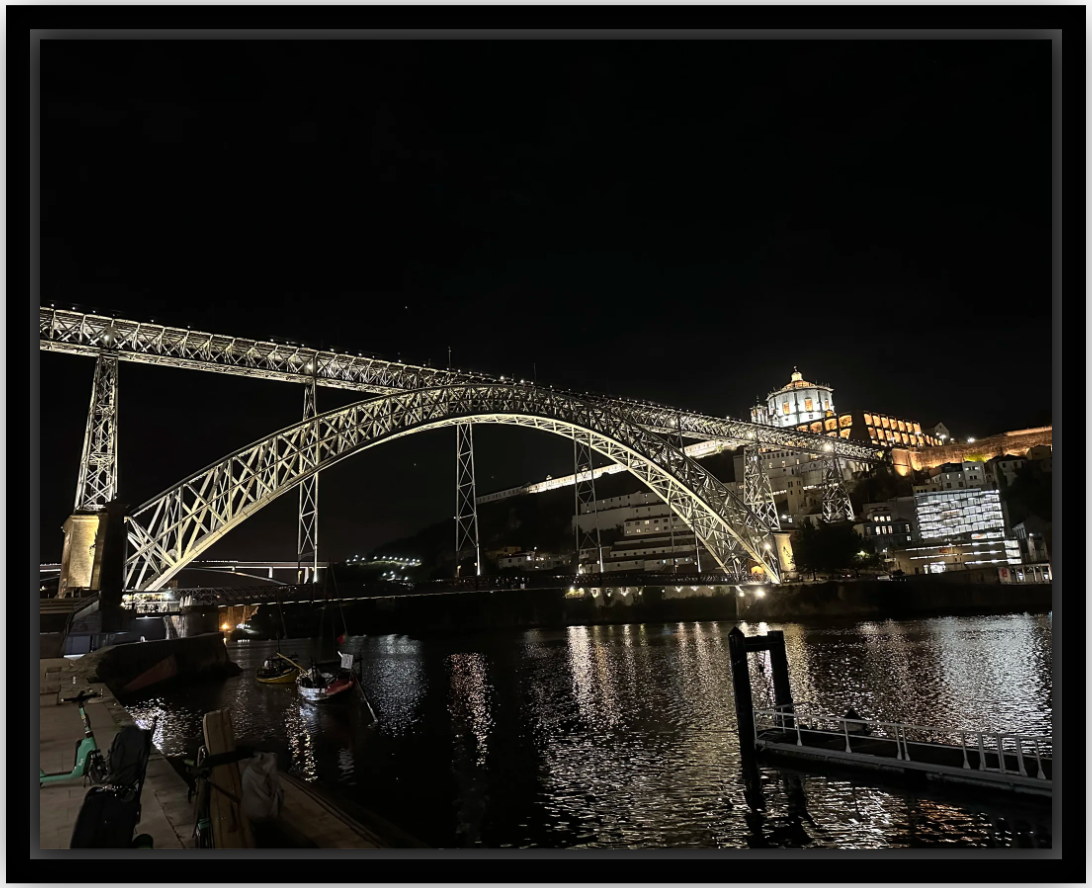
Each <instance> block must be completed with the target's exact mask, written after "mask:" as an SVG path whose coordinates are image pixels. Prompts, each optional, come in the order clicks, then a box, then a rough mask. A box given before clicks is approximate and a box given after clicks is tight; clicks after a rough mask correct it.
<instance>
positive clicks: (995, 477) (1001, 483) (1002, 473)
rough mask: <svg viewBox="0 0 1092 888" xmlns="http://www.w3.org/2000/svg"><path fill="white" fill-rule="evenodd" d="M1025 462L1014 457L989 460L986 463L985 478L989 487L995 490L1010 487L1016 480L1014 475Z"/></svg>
mask: <svg viewBox="0 0 1092 888" xmlns="http://www.w3.org/2000/svg"><path fill="white" fill-rule="evenodd" d="M1026 461H1027V460H1024V459H1021V458H1019V457H1015V456H999V457H994V458H993V459H991V460H990V461H989V462H987V463H986V478H987V481H988V482H989V486H990V487H993V488H995V489H997V488H1001V487H1008V486H1009V485H1011V484H1012V482H1013V481H1015V480H1016V473H1017V472H1019V471H1020V469H1021V468H1022V467H1023V465H1024V463H1025V462H1026Z"/></svg>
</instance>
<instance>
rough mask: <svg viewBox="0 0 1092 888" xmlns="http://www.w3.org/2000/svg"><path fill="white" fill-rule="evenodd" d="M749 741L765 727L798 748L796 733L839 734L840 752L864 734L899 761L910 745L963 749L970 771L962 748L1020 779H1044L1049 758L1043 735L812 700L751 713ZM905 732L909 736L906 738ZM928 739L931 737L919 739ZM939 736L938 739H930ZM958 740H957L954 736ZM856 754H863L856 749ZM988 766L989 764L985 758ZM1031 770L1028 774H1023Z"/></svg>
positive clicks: (800, 741)
mask: <svg viewBox="0 0 1092 888" xmlns="http://www.w3.org/2000/svg"><path fill="white" fill-rule="evenodd" d="M754 715H755V719H754V726H755V728H754V731H755V743H756V744H757V743H758V742H759V740H760V739H762V735H763V733H764V732H766V731H779V732H786V733H789V734H790V735H791V734H794V733H795V735H796V745H797V746H803V745H804V742H803V737H802V733H801V732H807V733H809V734H826V735H829V736H836V737H840V738H842V739H843V740H844V741H845V751H846V752H850V753H852V752H858V750H854V748H853V738H855V737H856V738H858V739H863V738H867V739H868V740H869V741H873V742H877V741H878V742H881V743H894V744H895V758H896V759H897V760H899V761H911V760H912V759H911V754H910V746H911V745H913V746H915V747H926V746H931V747H944V748H947V749H951V748H952V747H953V746H954V747H956V748H958V749H961V750H962V752H963V767H964V768H966V769H968V770H971V764H970V759H969V757H968V755H967V751H968V750H972V751H975V752H977V753H978V769H979V770H980V771H994V772H996V773H1000V774H1007V773H1017V774H1020V775H1021V776H1023V777H1028V776H1032V777H1037V778H1038V779H1040V780H1047V779H1048V778H1047V776H1046V773H1045V772H1044V771H1043V759H1047V760H1048V761H1049V760H1050V753H1051V740H1050V738H1049V737H1036V736H1030V735H1025V734H1013V733H1009V732H998V731H967V730H955V731H953V730H945V729H943V728H936V727H926V726H924V725H914V724H907V723H903V722H891V721H881V720H878V719H869V718H845V717H839V716H832V715H828V714H826V713H824V712H823V711H822V710H820V709H819V708H818V707H817V706H816V705H815V704H811V703H794V704H783V705H780V706H774V707H773V708H772V709H756V710H755V711H754ZM908 735H909V736H911V737H913V738H915V739H913V740H908V739H907V738H908ZM924 737H928V738H931V739H920V738H924ZM938 737H940V738H942V740H941V741H938V740H937V739H936V738H938ZM956 738H958V739H956ZM859 754H861V755H867V754H868V753H865V752H860V753H859ZM1006 756H1012V757H1014V758H1015V759H1016V769H1015V770H1013V768H1011V767H1009V766H1007V765H1006ZM991 758H992V760H993V761H994V764H993V765H991V764H990V760H991ZM1029 770H1033V771H1034V772H1035V773H1034V774H1029Z"/></svg>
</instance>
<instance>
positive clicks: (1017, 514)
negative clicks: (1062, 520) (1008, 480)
mask: <svg viewBox="0 0 1092 888" xmlns="http://www.w3.org/2000/svg"><path fill="white" fill-rule="evenodd" d="M1050 482H1051V476H1050V475H1049V474H1047V473H1045V472H1042V471H1040V470H1039V468H1038V467H1037V466H1036V465H1035V462H1034V461H1029V462H1026V463H1024V465H1022V466H1021V467H1020V468H1019V469H1017V471H1016V477H1014V478H1013V479H1012V484H1009V485H1007V486H1006V487H1003V488H1002V490H1001V498H1002V499H1004V501H1005V505H1007V506H1008V510H1009V521H1011V522H1012V523H1013V524H1020V523H1021V522H1022V521H1024V520H1026V519H1027V518H1029V517H1030V516H1035V517H1036V518H1039V519H1040V520H1042V521H1052V520H1053V506H1054V497H1053V493H1052V489H1051V483H1050Z"/></svg>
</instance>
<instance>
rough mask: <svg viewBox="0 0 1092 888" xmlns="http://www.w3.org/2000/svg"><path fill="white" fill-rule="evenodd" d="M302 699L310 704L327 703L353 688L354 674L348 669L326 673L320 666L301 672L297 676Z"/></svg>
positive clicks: (297, 684) (297, 685)
mask: <svg viewBox="0 0 1092 888" xmlns="http://www.w3.org/2000/svg"><path fill="white" fill-rule="evenodd" d="M296 687H297V688H299V692H300V697H301V698H302V699H304V700H306V701H307V702H309V703H325V702H326V701H327V700H330V699H332V698H334V697H337V696H340V695H341V694H344V693H345V692H346V691H348V690H351V689H352V687H353V674H352V673H351V672H350V671H349V670H347V669H338V670H336V671H334V672H326V671H324V670H322V669H319V667H318V666H312V667H311V668H310V669H308V670H306V671H301V672H300V673H299V675H297V676H296Z"/></svg>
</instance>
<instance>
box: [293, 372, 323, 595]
mask: <svg viewBox="0 0 1092 888" xmlns="http://www.w3.org/2000/svg"><path fill="white" fill-rule="evenodd" d="M316 405H317V401H316V398H315V380H314V377H312V378H311V380H310V382H308V383H306V384H305V385H304V389H303V421H304V423H306V422H307V421H308V420H312V422H311V424H310V428H309V429H308V430H307V431H305V432H304V437H305V441H304V447H303V453H302V454H301V459H302V460H306V461H309V462H310V463H311V464H312V465H316V464H317V463H318V457H319V453H318V424H317V423H316V422H315V421H314V420H315V417H316V416H318V409H317V406H316ZM318 482H319V476H318V473H317V472H316V473H315V474H313V475H309V476H308V477H306V478H304V479H303V480H302V481H301V482H300V523H299V535H298V537H297V545H296V565H297V566H296V582H298V583H300V582H303V581H304V577H306V576H311V577H314V576H316V575H317V573H318Z"/></svg>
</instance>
